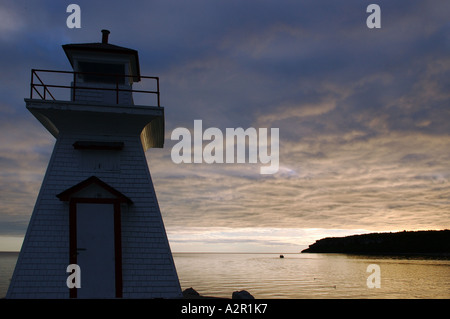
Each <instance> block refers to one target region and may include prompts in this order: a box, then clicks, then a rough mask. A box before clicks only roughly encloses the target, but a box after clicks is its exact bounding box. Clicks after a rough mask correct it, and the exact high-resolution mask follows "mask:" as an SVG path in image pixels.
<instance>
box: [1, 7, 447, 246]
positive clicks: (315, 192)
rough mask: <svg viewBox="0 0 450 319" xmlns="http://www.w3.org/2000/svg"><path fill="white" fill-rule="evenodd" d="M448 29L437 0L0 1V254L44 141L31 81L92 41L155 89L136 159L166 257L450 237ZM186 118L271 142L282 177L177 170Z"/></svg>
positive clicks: (197, 167)
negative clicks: (150, 140) (269, 135)
mask: <svg viewBox="0 0 450 319" xmlns="http://www.w3.org/2000/svg"><path fill="white" fill-rule="evenodd" d="M71 3H75V4H78V5H79V6H80V8H81V28H72V29H71V28H68V26H67V24H66V20H67V17H68V16H69V14H70V13H67V12H66V9H67V6H68V5H69V4H71ZM372 3H375V4H378V5H379V7H380V9H381V15H380V17H381V28H372V29H371V28H368V27H367V24H366V19H367V18H368V16H369V15H370V13H367V12H366V9H367V6H368V5H369V4H372ZM449 16H450V2H448V1H441V0H429V1H418V0H408V1H406V0H399V1H387V0H370V1H364V0H345V1H335V0H320V1H317V0H309V1H300V0H296V1H289V0H277V1H275V0H266V1H265V0H259V1H256V0H245V1H237V0H189V1H185V0H158V1H108V2H105V1H97V0H91V1H76V0H73V1H57V2H55V1H43V0H39V1H28V0H21V1H12V0H1V1H0V70H1V76H0V251H5V250H16V251H18V250H19V249H20V245H21V242H22V240H23V236H24V234H25V231H26V228H27V226H28V222H29V219H30V217H31V213H32V210H33V207H34V204H35V201H36V197H37V194H38V191H39V188H40V186H41V182H42V179H43V176H44V174H45V170H46V168H47V164H48V161H49V159H50V155H51V152H52V148H53V146H54V143H55V139H54V138H53V137H52V136H51V135H50V133H48V132H47V131H46V130H45V128H43V127H42V126H41V125H40V124H39V122H38V121H37V120H36V119H35V118H34V117H33V116H32V115H31V114H30V113H29V112H28V111H27V109H26V108H25V103H24V100H23V99H24V98H28V97H29V94H30V93H29V92H30V87H29V84H30V70H31V69H32V68H38V69H53V70H71V67H70V64H69V62H68V60H67V58H66V56H65V54H64V52H63V50H62V48H61V45H63V44H68V43H86V42H100V41H101V33H100V30H101V29H108V30H110V31H111V34H110V36H109V42H110V43H112V44H116V45H120V46H124V47H128V48H132V49H135V50H138V52H139V59H140V66H141V74H143V75H150V76H159V77H160V85H161V104H162V105H163V106H164V108H165V121H166V122H165V124H166V126H165V136H166V139H165V145H164V148H163V149H150V150H148V151H147V152H146V157H147V161H148V164H149V168H150V171H151V174H152V179H153V183H154V186H155V189H156V193H157V196H158V201H159V205H160V208H161V212H162V216H163V219H164V223H165V227H166V230H167V234H168V238H169V241H170V245H171V248H172V251H174V252H182V251H205V252H207V251H218V252H283V253H287V252H299V251H300V250H302V249H303V248H306V247H307V246H308V245H309V244H312V243H313V242H314V241H315V240H318V239H320V238H323V237H331V236H345V235H350V234H361V233H367V232H390V231H402V230H427V229H448V228H450V217H449V212H450V134H449V133H450V22H449V21H450V20H449V18H448V17H449ZM194 120H202V124H203V128H204V129H206V128H209V127H214V128H218V129H220V130H221V131H223V132H225V131H226V128H238V127H242V128H244V129H246V128H250V127H253V128H256V129H258V128H279V170H278V172H277V173H275V174H271V175H262V174H260V167H261V165H262V164H261V163H260V162H258V163H248V162H247V163H243V164H237V163H224V164H218V163H212V164H208V163H196V164H194V163H191V164H187V163H180V164H176V163H174V162H173V161H172V159H171V150H172V148H173V147H174V145H175V144H176V143H177V142H178V141H176V140H171V133H172V132H173V131H174V130H175V129H176V128H179V127H183V128H187V129H189V130H192V129H193V127H194Z"/></svg>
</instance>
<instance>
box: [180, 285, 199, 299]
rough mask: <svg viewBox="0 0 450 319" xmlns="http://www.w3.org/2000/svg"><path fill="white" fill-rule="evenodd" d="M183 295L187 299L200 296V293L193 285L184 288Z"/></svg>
mask: <svg viewBox="0 0 450 319" xmlns="http://www.w3.org/2000/svg"><path fill="white" fill-rule="evenodd" d="M183 297H184V298H187V299H193V298H199V297H200V294H199V293H198V292H197V291H195V289H194V288H192V287H191V288H187V289H185V290H183Z"/></svg>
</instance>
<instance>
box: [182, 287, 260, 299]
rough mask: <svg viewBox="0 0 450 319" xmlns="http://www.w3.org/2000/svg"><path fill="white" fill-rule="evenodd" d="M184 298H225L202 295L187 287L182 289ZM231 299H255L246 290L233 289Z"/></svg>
mask: <svg viewBox="0 0 450 319" xmlns="http://www.w3.org/2000/svg"><path fill="white" fill-rule="evenodd" d="M183 298H184V299H226V298H220V297H211V296H202V295H200V294H199V293H198V292H197V291H196V290H195V289H194V288H192V287H191V288H187V289H185V290H183ZM231 299H255V297H253V296H252V295H251V294H250V293H249V292H248V291H246V290H241V291H234V292H233V294H232V295H231Z"/></svg>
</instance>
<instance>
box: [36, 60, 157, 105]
mask: <svg viewBox="0 0 450 319" xmlns="http://www.w3.org/2000/svg"><path fill="white" fill-rule="evenodd" d="M41 73H51V74H72V75H73V80H72V85H57V84H46V83H44V81H43V80H42V79H41V77H40V76H39V74H41ZM86 75H87V76H93V77H105V78H108V79H111V78H113V79H114V81H109V82H111V83H112V85H111V87H100V86H98V87H97V86H95V82H89V86H86V85H83V84H84V82H80V80H79V78H80V76H86ZM136 77H137V76H136V75H124V74H105V73H91V72H72V71H55V70H38V69H32V70H31V88H30V99H33V95H34V93H37V95H39V97H40V98H41V99H42V100H47V99H52V100H56V98H55V97H54V95H53V94H52V93H51V92H50V90H49V88H59V89H71V90H72V91H71V98H72V101H76V97H77V95H76V92H77V90H93V91H98V90H102V91H114V92H115V93H116V104H119V92H131V93H144V94H154V95H156V98H157V105H158V107H160V106H161V102H160V92H159V77H156V76H143V75H140V76H139V78H140V79H149V80H154V81H156V90H133V89H127V88H124V87H123V85H122V84H123V82H124V80H125V79H126V78H136ZM99 84H100V83H99ZM38 88H42V89H41V92H40V91H39V89H38Z"/></svg>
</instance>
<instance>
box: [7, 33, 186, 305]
mask: <svg viewBox="0 0 450 319" xmlns="http://www.w3.org/2000/svg"><path fill="white" fill-rule="evenodd" d="M102 33H103V36H102V42H101V43H85V44H68V45H63V49H64V51H65V53H66V55H67V57H68V59H69V61H70V64H71V66H72V68H73V72H72V71H71V72H62V71H51V70H32V82H31V96H30V98H29V99H25V102H26V107H27V108H28V110H29V111H30V112H31V113H32V114H33V115H34V116H35V117H36V118H37V119H38V120H39V121H40V122H41V123H42V125H43V126H44V127H45V128H46V129H47V130H48V131H49V132H50V133H51V134H52V135H53V136H54V137H55V138H56V143H55V146H54V150H53V153H52V156H51V159H50V163H49V165H48V168H47V171H46V174H45V177H44V180H43V183H42V186H41V189H40V192H39V195H38V198H37V201H36V204H35V207H34V210H33V214H32V216H31V220H30V224H29V226H28V230H27V232H26V235H25V238H24V242H23V245H22V249H21V251H20V254H19V258H18V261H17V265H16V268H15V270H14V274H13V277H12V279H11V283H10V286H9V289H8V293H7V296H6V297H7V298H178V297H181V288H180V284H179V280H178V276H177V273H176V269H175V265H174V261H173V257H172V253H171V250H170V246H169V242H168V239H167V235H166V232H165V228H164V224H163V220H162V217H161V212H160V209H159V206H158V201H157V198H156V194H155V190H154V188H153V183H152V179H151V176H150V172H149V169H148V166H147V162H146V158H145V151H146V150H147V149H148V148H151V147H159V148H161V147H163V142H164V108H163V107H161V106H160V105H159V79H158V78H156V77H145V76H142V75H141V74H140V68H139V59H138V53H137V51H135V50H131V49H128V48H123V47H119V46H116V45H112V44H110V43H108V35H109V31H107V30H102ZM44 74H46V75H48V74H50V75H51V76H52V78H53V79H54V78H55V77H57V76H66V77H67V76H70V77H71V80H70V81H69V83H60V82H57V83H56V84H49V83H46V82H45V80H42V79H43V75H44ZM144 80H145V81H148V82H154V83H155V85H154V88H153V87H152V88H153V89H152V90H151V91H144V90H139V91H137V90H133V83H135V82H139V81H142V82H144ZM57 90H60V91H66V93H67V95H66V96H67V98H66V99H62V98H55V96H56V94H55V92H56V91H57ZM133 93H134V94H138V93H139V94H141V95H143V96H148V98H149V99H148V101H149V103H148V104H150V105H151V106H150V105H134V102H133ZM151 101H153V102H151ZM73 264H76V265H78V266H79V269H80V272H79V275H80V276H79V278H78V279H79V282H78V283H79V285H80V286H79V288H77V287H74V288H70V287H69V284H68V277H69V276H71V273H70V272H67V267H68V266H69V265H73Z"/></svg>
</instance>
